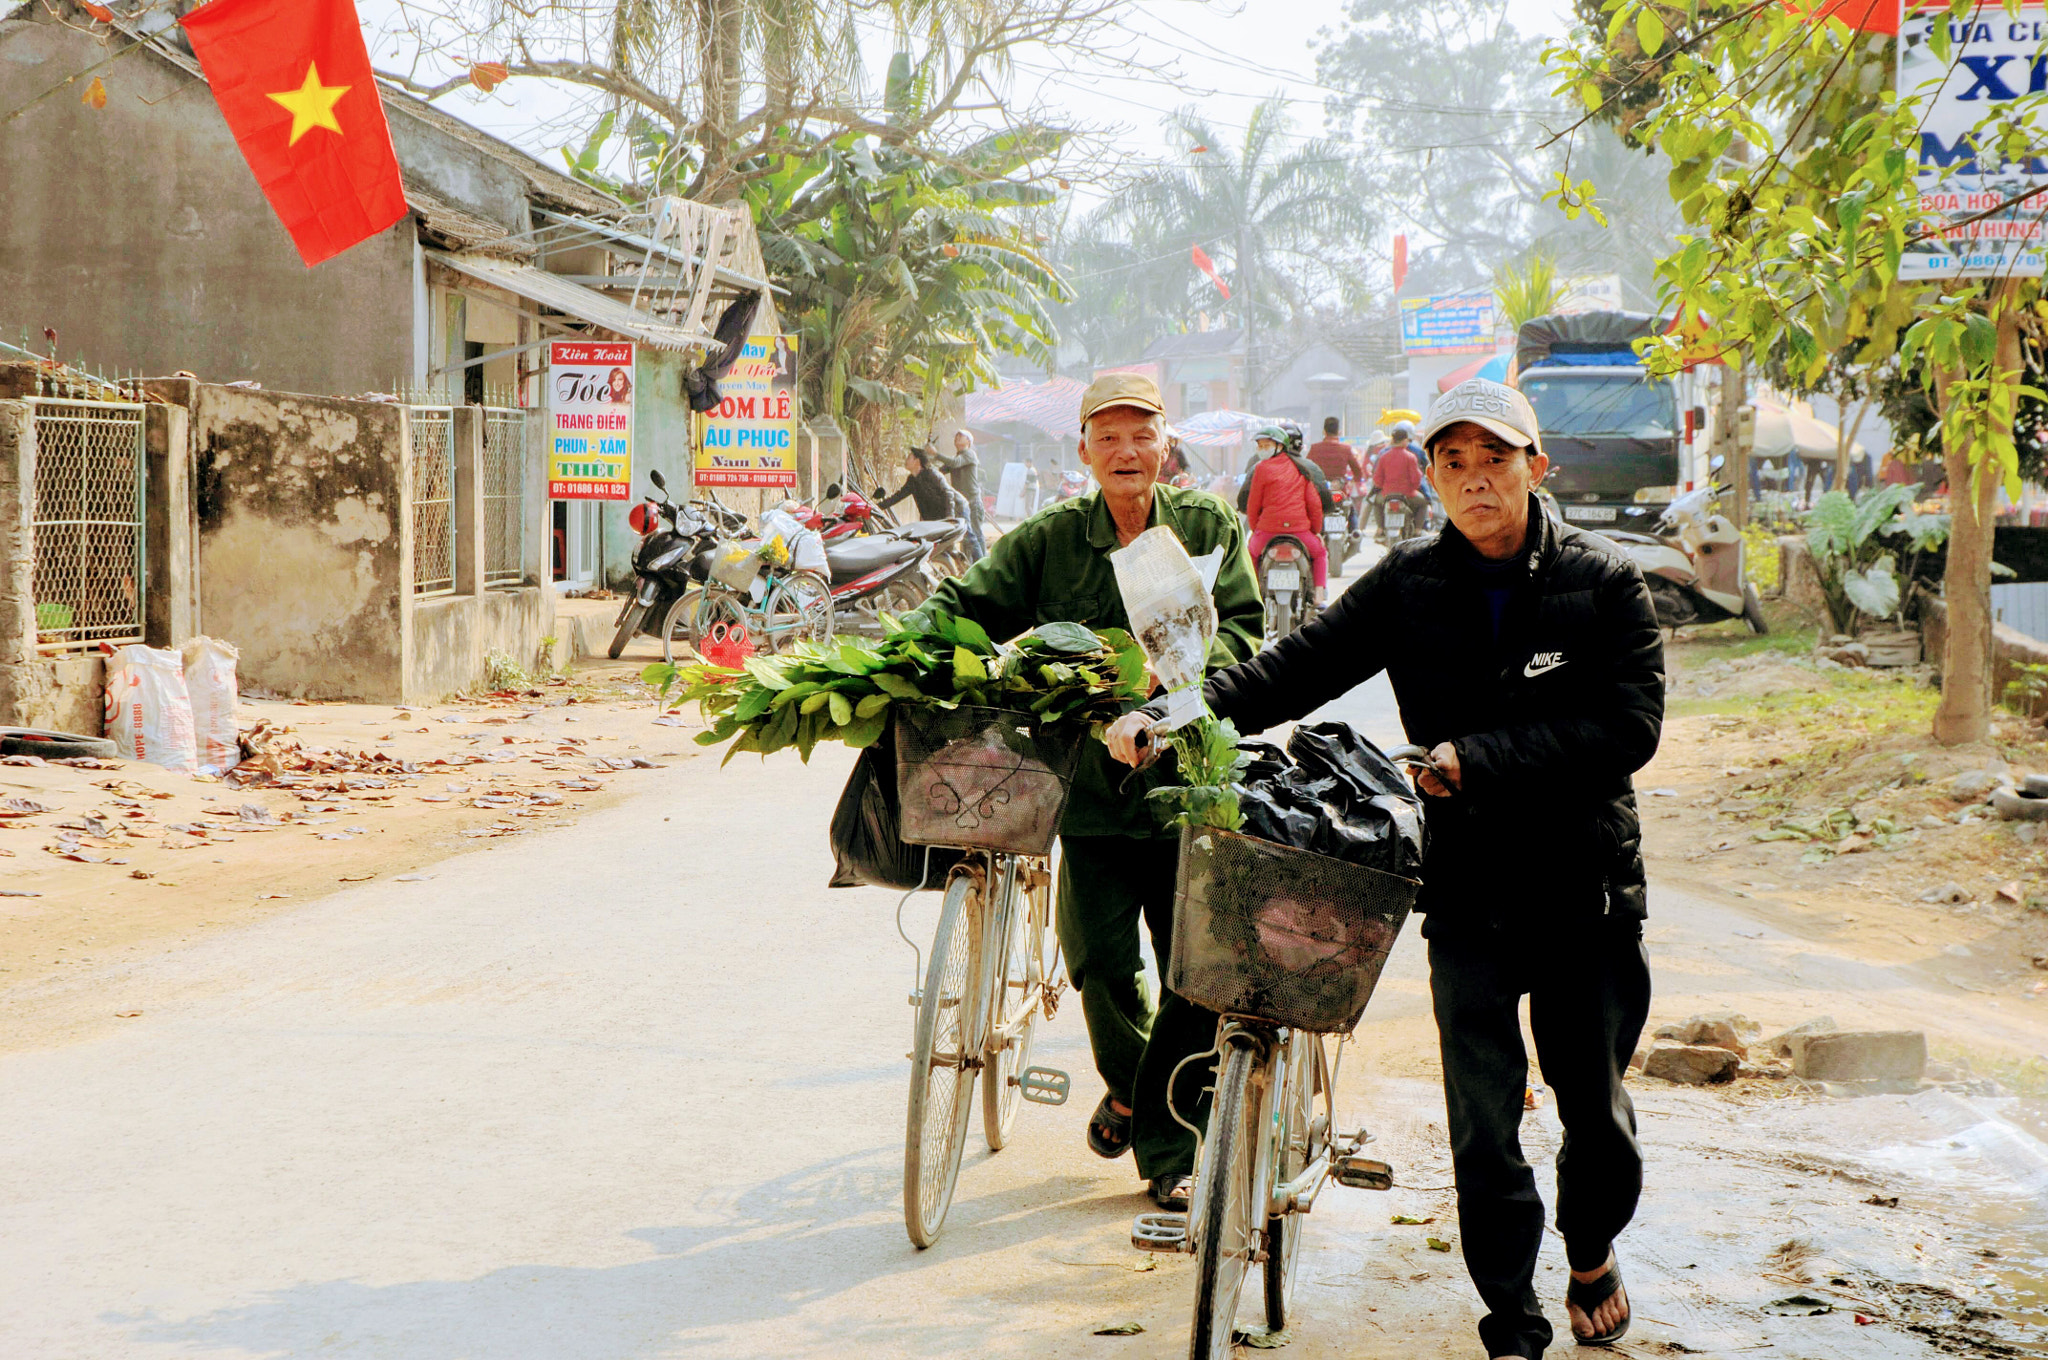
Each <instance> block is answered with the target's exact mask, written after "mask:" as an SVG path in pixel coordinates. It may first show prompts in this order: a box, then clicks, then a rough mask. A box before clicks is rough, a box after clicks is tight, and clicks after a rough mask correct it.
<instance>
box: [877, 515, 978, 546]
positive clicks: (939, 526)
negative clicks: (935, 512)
mask: <svg viewBox="0 0 2048 1360" xmlns="http://www.w3.org/2000/svg"><path fill="white" fill-rule="evenodd" d="M965 528H966V526H965V525H963V524H962V523H961V522H960V521H959V520H957V519H914V520H912V521H910V523H908V524H899V525H897V526H896V528H895V529H894V530H892V531H891V532H893V533H895V534H897V535H898V536H900V537H902V538H908V539H912V540H914V541H916V542H918V543H937V542H939V541H941V540H943V539H947V538H952V537H954V536H956V535H958V534H959V533H961V532H962V531H963V530H964V529H965Z"/></svg>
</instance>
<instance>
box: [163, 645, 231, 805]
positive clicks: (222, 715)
mask: <svg viewBox="0 0 2048 1360" xmlns="http://www.w3.org/2000/svg"><path fill="white" fill-rule="evenodd" d="M179 651H180V652H181V653H182V654H183V656H184V658H185V691H186V693H188V694H190V695H191V696H192V738H193V745H194V746H195V747H196V748H197V751H198V755H199V771H200V773H201V774H226V773H227V772H228V771H229V770H232V769H234V768H235V766H236V765H237V764H239V763H240V762H241V759H242V747H241V742H240V731H239V729H238V728H237V727H236V725H235V704H236V702H237V700H238V699H239V698H240V682H239V681H238V680H237V679H236V677H235V663H236V662H237V661H238V660H239V659H240V658H241V653H240V652H238V651H236V650H235V645H234V644H233V643H232V642H223V641H221V640H220V639H219V638H210V637H196V638H192V639H189V640H188V641H187V642H186V643H185V645H184V646H183V647H181V648H180V649H179Z"/></svg>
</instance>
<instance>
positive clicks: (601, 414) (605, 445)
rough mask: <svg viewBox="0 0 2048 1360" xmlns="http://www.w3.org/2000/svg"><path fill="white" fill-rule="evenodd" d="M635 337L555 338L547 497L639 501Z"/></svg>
mask: <svg viewBox="0 0 2048 1360" xmlns="http://www.w3.org/2000/svg"><path fill="white" fill-rule="evenodd" d="M634 376H635V375H634V370H633V342H632V341H630V340H551V341H549V342H548V420H549V429H548V499H550V500H557V501H624V500H631V499H632V498H633V492H632V486H633V383H634Z"/></svg>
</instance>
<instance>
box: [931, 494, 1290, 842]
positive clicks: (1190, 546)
mask: <svg viewBox="0 0 2048 1360" xmlns="http://www.w3.org/2000/svg"><path fill="white" fill-rule="evenodd" d="M1160 524H1164V525H1166V526H1167V527H1168V528H1170V529H1172V530H1173V534H1174V537H1175V538H1178V539H1179V540H1180V541H1181V545H1182V546H1183V547H1185V548H1186V549H1187V550H1188V553H1189V555H1190V556H1193V557H1201V556H1204V555H1205V554H1207V553H1211V552H1214V551H1215V550H1216V549H1217V548H1222V549H1223V563H1222V566H1221V567H1219V568H1218V570H1217V572H1216V589H1215V592H1214V595H1215V600H1216V613H1217V617H1218V621H1219V626H1218V628H1217V631H1216V639H1215V641H1214V642H1212V643H1211V644H1210V646H1209V657H1208V666H1209V669H1210V670H1211V671H1212V672H1213V671H1218V670H1221V669H1222V668H1223V667H1225V666H1229V665H1233V664H1235V663H1236V662H1239V661H1243V660H1245V659H1246V658H1248V657H1250V656H1252V655H1254V654H1255V653H1256V652H1257V651H1258V650H1259V642H1260V639H1261V637H1262V636H1263V635H1264V631H1265V607H1264V605H1262V604H1261V603H1260V602H1259V587H1258V581H1257V579H1256V578H1255V577H1254V575H1253V573H1252V560H1251V556H1250V555H1249V554H1248V553H1247V552H1246V551H1245V541H1244V529H1243V523H1242V521H1240V520H1239V519H1238V517H1237V512H1236V511H1234V510H1232V509H1231V508H1230V507H1229V506H1228V505H1226V504H1225V503H1224V502H1223V501H1222V500H1221V499H1219V498H1217V497H1215V496H1212V495H1210V494H1209V493H1208V492H1206V491H1187V490H1182V489H1181V488H1179V487H1172V486H1166V485H1164V484H1161V485H1158V486H1155V487H1154V488H1153V490H1152V518H1151V520H1150V521H1149V523H1148V524H1147V527H1148V528H1149V527H1152V526H1153V525H1160ZM1117 547H1118V544H1117V538H1116V524H1115V522H1114V521H1113V520H1111V518H1110V514H1109V507H1108V506H1107V505H1105V504H1103V500H1102V493H1101V492H1100V491H1096V492H1092V493H1090V494H1089V495H1086V496H1077V497H1075V498H1074V499H1073V500H1070V501H1062V502H1060V503H1059V504H1057V505H1049V506H1047V507H1046V508H1045V509H1043V510H1041V511H1039V512H1038V513H1037V514H1035V515H1033V516H1032V517H1031V518H1030V519H1027V520H1025V521H1024V522H1023V523H1022V524H1019V525H1018V526H1017V527H1016V528H1014V529H1012V530H1010V531H1009V532H1008V533H1006V534H1004V535H1003V536H1002V537H1001V538H999V539H997V540H996V541H995V542H994V543H993V544H991V545H990V547H989V553H988V556H987V557H984V558H982V559H981V561H979V562H977V563H975V564H974V566H973V567H971V568H969V570H968V572H967V574H966V575H965V576H962V577H958V578H955V579H952V580H948V581H943V582H941V583H940V585H939V588H938V589H937V590H935V591H933V592H932V597H931V600H930V603H931V605H932V606H933V607H935V608H938V609H943V610H946V611H947V612H948V613H952V614H958V615H963V616H965V617H967V618H970V619H973V620H974V621H975V622H976V623H978V624H980V625H981V626H982V627H983V628H985V629H987V630H988V634H989V636H990V637H994V638H1012V637H1015V636H1017V635H1018V634H1019V633H1025V632H1029V631H1030V630H1031V629H1033V628H1035V627H1037V626H1038V625H1039V624H1041V623H1085V624H1087V625H1088V626H1089V627H1091V628H1122V629H1125V630H1128V629H1129V628H1130V626H1131V622H1130V618H1129V616H1128V615H1126V614H1125V613H1124V600H1123V595H1122V593H1121V592H1119V591H1118V589H1117V584H1116V568H1115V567H1113V566H1112V565H1110V561H1109V555H1110V554H1111V553H1112V552H1114V551H1116V549H1117ZM1166 782H1169V779H1168V772H1167V770H1166V769H1165V768H1164V766H1163V765H1159V766H1154V767H1153V768H1152V769H1151V770H1149V771H1146V772H1145V773H1143V774H1136V773H1134V772H1133V771H1131V770H1130V769H1128V768H1127V767H1125V766H1123V765H1119V764H1117V763H1116V762H1115V761H1114V760H1112V759H1111V758H1110V755H1109V748H1108V747H1106V746H1104V745H1103V744H1102V743H1101V742H1090V743H1089V746H1088V749H1087V750H1086V751H1085V752H1084V753H1083V755H1082V757H1081V765H1080V768H1079V769H1078V770H1077V771H1076V772H1075V775H1074V791H1073V796H1072V797H1071V798H1069V799H1068V801H1067V814H1066V817H1065V818H1064V819H1063V820H1062V821H1061V823H1060V830H1061V832H1063V833H1064V834H1066V835H1069V836H1158V835H1162V834H1165V833H1164V832H1163V831H1162V829H1161V827H1160V823H1159V819H1158V817H1156V816H1155V815H1154V814H1153V811H1152V809H1151V808H1150V807H1148V806H1147V804H1146V801H1145V794H1146V791H1147V790H1149V789H1152V788H1155V787H1157V786H1158V785H1160V784H1162V783H1166Z"/></svg>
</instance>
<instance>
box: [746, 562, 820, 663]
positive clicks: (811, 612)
mask: <svg viewBox="0 0 2048 1360" xmlns="http://www.w3.org/2000/svg"><path fill="white" fill-rule="evenodd" d="M761 613H762V614H763V615H764V616H765V617H766V619H767V632H768V639H769V642H770V643H771V644H772V645H773V647H774V649H775V650H776V651H778V652H786V651H788V650H789V648H790V646H791V645H792V644H794V643H796V642H798V641H805V642H825V641H828V640H830V638H831V636H832V583H831V582H830V581H828V580H826V579H825V578H824V577H823V576H820V575H819V574H818V573H817V572H815V571H793V572H791V573H790V574H789V575H787V576H785V577H783V578H782V579H781V580H779V581H777V582H776V583H775V584H774V585H773V586H772V587H770V588H769V591H768V598H767V599H766V600H765V601H763V602H762V605H761Z"/></svg>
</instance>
